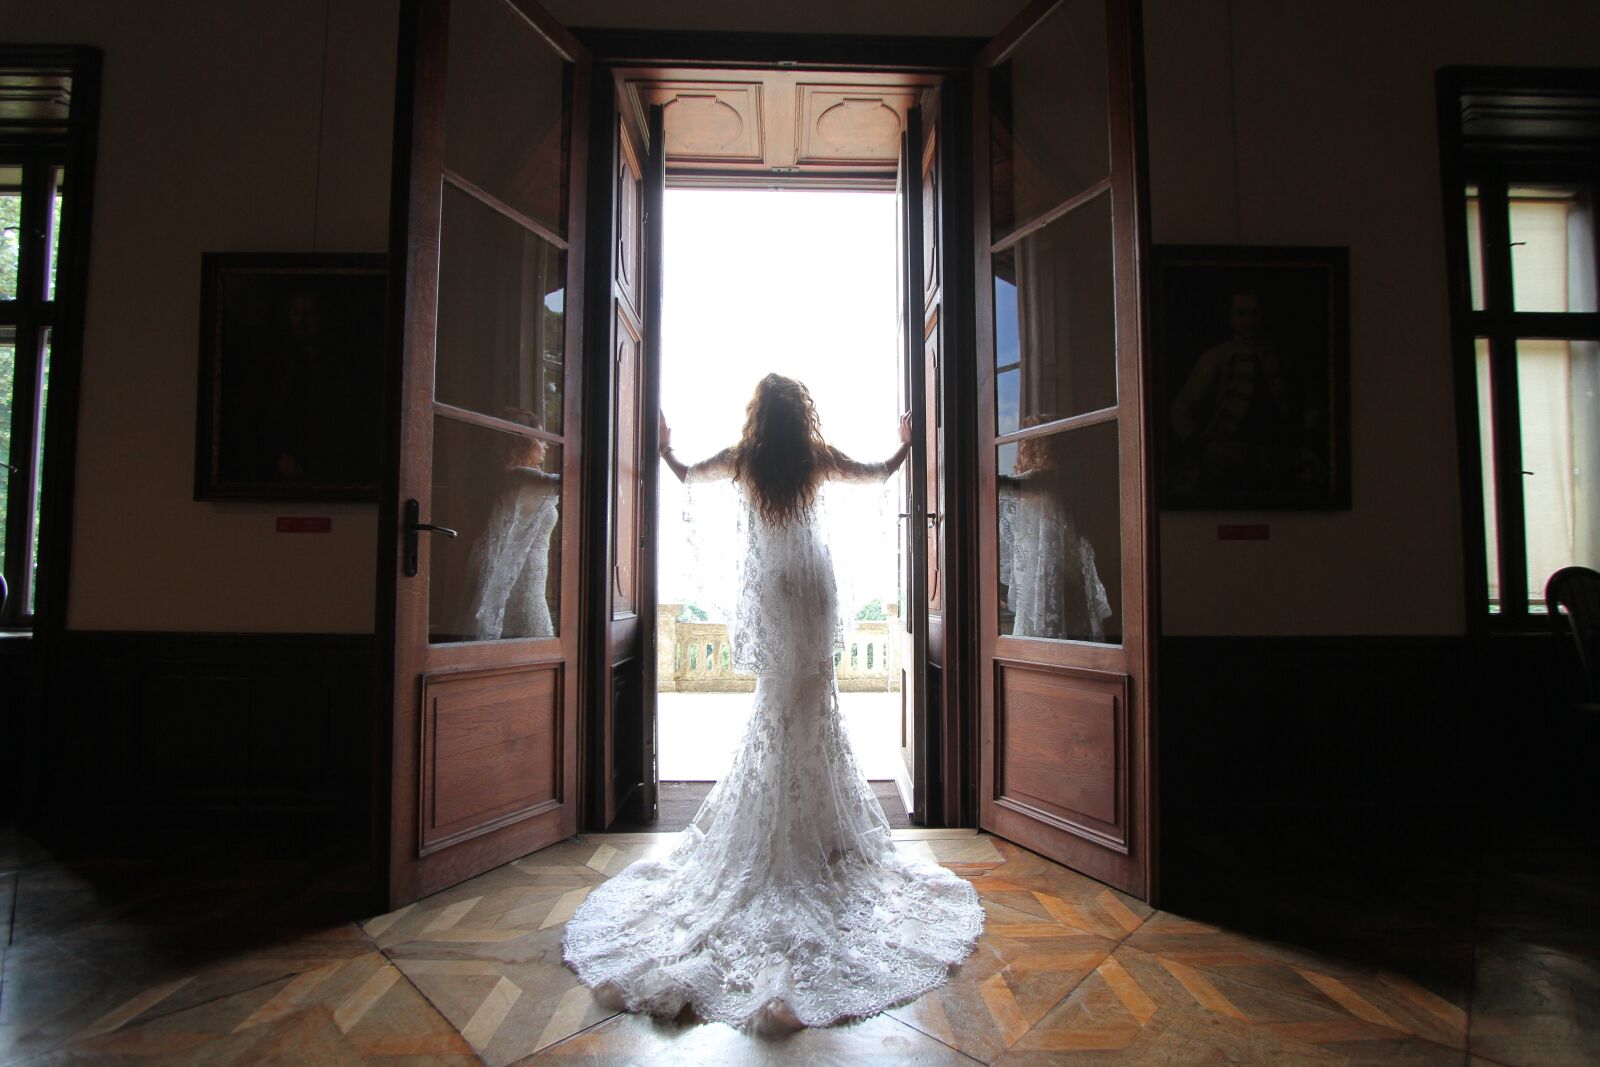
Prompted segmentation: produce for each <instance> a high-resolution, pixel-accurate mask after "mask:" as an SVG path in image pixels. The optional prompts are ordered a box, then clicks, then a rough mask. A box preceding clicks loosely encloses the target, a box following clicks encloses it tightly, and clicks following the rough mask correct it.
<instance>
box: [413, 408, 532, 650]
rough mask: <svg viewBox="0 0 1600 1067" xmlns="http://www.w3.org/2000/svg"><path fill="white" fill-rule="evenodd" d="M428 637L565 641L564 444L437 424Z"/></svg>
mask: <svg viewBox="0 0 1600 1067" xmlns="http://www.w3.org/2000/svg"><path fill="white" fill-rule="evenodd" d="M433 509H434V515H435V517H436V520H437V521H438V522H439V524H440V525H444V526H449V527H451V528H452V529H454V530H455V531H456V532H457V536H456V537H454V538H442V539H436V540H435V542H434V544H433V556H432V576H431V584H430V587H429V596H428V640H429V641H430V642H433V643H439V642H444V641H495V640H502V639H512V638H528V637H555V636H557V630H558V626H557V620H559V619H560V617H561V611H560V608H561V530H560V524H561V446H560V445H556V444H551V443H549V442H547V441H545V440H544V439H543V438H540V437H533V436H524V435H520V434H515V433H508V432H506V431H504V430H498V429H488V428H485V427H483V426H478V425H474V424H472V423H467V422H460V421H457V420H455V419H450V418H442V417H441V418H436V419H435V420H434V437H433Z"/></svg>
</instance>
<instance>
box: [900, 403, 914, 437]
mask: <svg viewBox="0 0 1600 1067" xmlns="http://www.w3.org/2000/svg"><path fill="white" fill-rule="evenodd" d="M900 443H901V444H903V445H909V444H910V443H911V412H909V411H908V412H906V413H905V414H904V415H901V416H900Z"/></svg>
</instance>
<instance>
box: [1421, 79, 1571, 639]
mask: <svg viewBox="0 0 1600 1067" xmlns="http://www.w3.org/2000/svg"><path fill="white" fill-rule="evenodd" d="M1438 101H1439V141H1440V148H1441V164H1442V166H1441V174H1442V181H1443V202H1444V215H1445V219H1444V221H1445V234H1446V251H1447V256H1448V277H1449V282H1450V321H1451V345H1452V355H1453V364H1454V369H1455V392H1456V428H1457V439H1458V444H1459V449H1458V458H1459V461H1460V486H1461V508H1462V535H1463V538H1464V539H1465V544H1464V546H1463V547H1464V552H1463V563H1464V595H1465V606H1466V613H1467V627H1468V630H1469V631H1470V632H1473V633H1484V632H1508V633H1521V632H1528V631H1544V630H1546V629H1548V626H1549V622H1548V617H1547V615H1546V614H1545V613H1544V611H1543V610H1542V603H1541V602H1539V601H1537V600H1536V599H1534V598H1532V597H1530V596H1529V593H1530V592H1531V590H1530V589H1529V581H1528V573H1527V570H1528V568H1527V544H1526V514H1525V509H1524V493H1523V480H1522V473H1521V472H1522V469H1523V467H1522V432H1521V431H1522V425H1521V418H1520V397H1519V395H1518V389H1517V345H1518V342H1519V341H1523V340H1537V339H1555V340H1565V341H1597V342H1600V312H1573V311H1565V312H1559V311H1558V312H1549V311H1517V310H1515V308H1514V305H1513V287H1512V281H1513V277H1512V263H1511V261H1512V252H1511V232H1510V214H1509V202H1510V198H1509V190H1510V189H1512V188H1514V187H1519V186H1529V185H1578V184H1587V185H1588V186H1590V188H1591V190H1593V192H1594V193H1596V194H1600V146H1597V145H1596V143H1595V138H1594V137H1593V135H1592V133H1590V134H1589V135H1588V136H1581V135H1578V131H1589V130H1591V129H1592V127H1593V124H1594V123H1596V122H1600V69H1595V70H1558V69H1517V68H1481V67H1447V68H1445V69H1443V70H1441V71H1440V72H1439V76H1438ZM1501 101H1503V102H1504V105H1505V106H1504V112H1503V114H1502V115H1500V116H1499V117H1496V118H1489V119H1487V120H1486V119H1485V118H1484V116H1485V115H1487V114H1489V113H1492V112H1494V110H1495V109H1496V107H1497V106H1500V105H1499V102H1501ZM1474 109H1478V110H1477V111H1476V112H1475V110H1474ZM1513 112H1520V117H1509V116H1512V114H1513ZM1474 124H1476V125H1475V128H1474V129H1472V130H1469V129H1468V128H1467V127H1468V126H1469V125H1474ZM1564 127H1565V128H1566V129H1570V130H1572V131H1574V132H1569V133H1563V132H1562V130H1563V128H1564ZM1469 186H1476V187H1477V190H1478V193H1477V198H1478V207H1479V211H1478V217H1479V234H1478V245H1479V249H1480V257H1481V258H1480V270H1481V274H1482V288H1483V307H1482V309H1481V310H1474V309H1473V306H1472V296H1473V294H1472V272H1471V263H1470V261H1469V252H1468V244H1467V226H1468V210H1467V204H1468V197H1467V188H1468V187H1469ZM1596 228H1597V231H1600V224H1597V226H1596ZM1595 238H1597V240H1595V241H1594V242H1593V243H1594V246H1595V248H1596V257H1597V261H1600V232H1597V233H1596V234H1595ZM1597 266H1600V262H1597ZM1479 338H1483V339H1485V340H1486V341H1487V343H1488V352H1489V372H1488V373H1489V383H1490V397H1489V425H1490V429H1491V432H1492V434H1493V442H1492V459H1493V471H1494V474H1493V482H1494V495H1495V515H1494V522H1495V533H1496V541H1495V543H1496V548H1497V552H1496V557H1497V563H1498V576H1499V587H1500V597H1499V601H1498V605H1497V606H1498V610H1493V608H1494V607H1495V605H1492V604H1491V602H1490V599H1489V571H1488V562H1489V561H1488V542H1487V536H1486V535H1487V522H1486V519H1485V511H1484V496H1485V489H1486V487H1485V485H1484V477H1483V466H1482V463H1483V458H1484V457H1483V447H1484V442H1483V441H1482V439H1481V437H1480V435H1479V432H1478V421H1479V403H1480V399H1479V396H1478V378H1477V349H1476V345H1477V341H1478V339H1479Z"/></svg>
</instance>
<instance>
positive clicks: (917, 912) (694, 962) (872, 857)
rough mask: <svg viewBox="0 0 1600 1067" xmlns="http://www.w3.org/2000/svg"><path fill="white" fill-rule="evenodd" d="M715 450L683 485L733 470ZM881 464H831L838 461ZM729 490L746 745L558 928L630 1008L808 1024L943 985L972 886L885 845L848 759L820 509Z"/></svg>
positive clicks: (965, 926)
mask: <svg viewBox="0 0 1600 1067" xmlns="http://www.w3.org/2000/svg"><path fill="white" fill-rule="evenodd" d="M727 455H728V454H727V453H722V454H721V455H719V456H717V457H714V458H713V459H711V460H708V461H706V462H705V463H702V464H699V465H697V466H695V467H693V468H689V472H688V475H689V480H690V481H695V480H700V479H711V478H727V477H729V475H730V474H731V468H730V465H729V463H728V460H727ZM898 463H899V459H898V457H897V458H896V460H895V461H894V465H895V466H898ZM890 470H892V467H890V465H888V464H881V465H869V464H860V463H855V462H854V461H849V460H845V461H844V463H843V464H842V465H841V468H840V469H837V470H836V472H835V474H836V476H842V477H846V478H849V479H851V480H868V479H873V480H878V481H881V480H882V479H883V478H885V477H887V475H888V474H889V473H890ZM740 500H741V503H740V534H741V537H740V540H741V542H742V561H741V563H740V568H739V570H740V581H739V594H738V602H737V607H736V610H735V613H734V627H733V650H734V662H735V666H737V667H738V668H739V669H741V670H744V671H749V672H752V673H754V674H755V675H756V692H755V701H754V707H753V709H752V711H751V715H750V720H749V725H748V726H747V727H746V731H745V737H744V741H743V743H742V746H741V748H740V750H739V752H738V755H737V756H736V757H735V759H734V763H733V767H732V768H731V769H730V770H729V772H728V773H727V775H725V776H724V777H723V778H722V779H721V781H719V782H718V783H717V785H716V787H715V788H714V789H713V790H712V791H711V794H710V796H709V797H707V799H706V801H705V803H704V805H702V807H701V809H700V811H699V813H698V814H697V815H696V816H695V818H694V821H693V823H692V824H691V825H690V826H689V828H688V829H687V830H685V831H684V832H683V834H682V835H681V836H680V837H679V838H678V840H677V842H676V844H675V847H674V848H673V849H672V851H671V853H670V854H668V855H667V856H665V857H664V858H662V859H660V860H642V861H640V862H638V863H635V864H633V865H632V866H630V867H628V868H627V869H626V870H624V871H623V872H621V873H620V874H618V875H616V876H615V877H613V878H612V879H611V880H610V881H607V882H605V883H604V884H603V885H600V886H597V887H595V889H594V890H593V892H591V893H590V894H589V896H588V897H587V899H585V901H584V902H583V904H582V905H581V906H580V907H579V908H578V910H577V913H576V914H575V915H574V916H573V917H572V919H571V920H570V921H568V923H567V929H566V940H565V953H566V960H567V962H568V964H570V965H571V966H572V967H573V969H574V970H576V971H577V972H578V975H579V976H580V977H581V978H582V979H583V981H584V982H585V983H586V984H588V985H590V986H594V987H597V988H599V989H601V990H603V991H605V992H606V993H609V994H613V995H615V996H616V997H617V998H619V999H621V1000H622V1002H623V1003H624V1004H625V1005H626V1006H627V1007H628V1008H629V1009H630V1010H632V1011H647V1012H649V1013H651V1014H653V1015H664V1016H673V1015H676V1014H677V1013H678V1012H679V1011H680V1010H681V1009H683V1008H684V1007H685V1006H689V1005H692V1006H693V1008H694V1010H695V1011H696V1012H697V1013H698V1014H699V1015H700V1017H701V1018H703V1019H707V1020H710V1021H716V1022H725V1023H729V1024H733V1025H740V1024H751V1023H761V1022H762V1021H763V1020H764V1019H765V1018H767V1017H769V1016H772V1017H776V1018H778V1019H782V1020H783V1021H785V1022H789V1023H792V1022H795V1021H798V1022H800V1023H803V1024H805V1025H808V1026H822V1025H827V1024H829V1023H832V1022H836V1021H838V1020H840V1019H843V1018H850V1017H855V1016H862V1015H870V1014H872V1013H873V1012H876V1011H879V1010H881V1009H883V1008H885V1007H887V1006H889V1005H891V1004H895V1003H898V1002H900V1001H903V1000H906V999H908V998H910V997H914V996H917V995H918V994H920V993H923V992H925V991H927V990H929V989H933V988H935V987H937V986H939V985H941V984H943V983H944V982H945V981H946V980H947V979H948V977H949V971H950V967H951V966H952V965H954V964H956V963H959V962H960V961H961V960H962V959H964V958H966V956H967V955H968V953H970V952H971V951H972V946H973V943H974V942H975V940H976V939H977V936H978V934H979V932H980V931H981V930H982V926H983V909H982V907H981V905H980V904H979V903H978V900H977V897H976V894H975V893H974V892H973V888H972V886H971V885H970V884H969V883H967V882H966V881H963V880H962V879H961V878H959V877H958V876H956V875H955V874H953V873H952V872H950V871H948V870H945V869H943V868H941V867H938V866H936V865H934V864H932V863H927V862H923V861H920V860H915V859H913V858H911V857H909V856H906V855H902V854H901V853H899V852H898V851H896V849H895V847H894V842H893V841H892V840H891V837H890V831H889V825H888V821H887V820H886V819H885V817H884V814H883V808H882V807H881V806H880V805H879V803H878V800H877V798H876V797H874V796H873V794H872V790H871V788H870V787H869V786H868V785H867V783H866V780H865V778H864V777H863V775H862V773H861V770H860V768H859V766H858V765H857V763H856V760H855V756H854V754H853V752H852V750H851V747H850V741H849V738H848V736H847V735H846V733H845V729H844V723H843V720H842V718H841V716H840V714H839V697H838V686H837V683H836V681H835V679H834V673H833V651H834V647H835V630H836V626H837V624H838V613H839V599H838V592H837V589H836V586H835V580H834V570H833V561H832V555H831V553H830V551H829V549H828V546H827V544H826V543H825V540H824V536H823V531H822V522H821V519H820V507H819V506H817V505H812V506H810V507H808V508H806V509H805V510H804V511H802V512H801V513H800V514H799V515H798V516H796V517H795V518H793V519H791V520H790V521H788V522H786V523H780V524H773V523H770V522H768V521H767V520H766V519H764V518H763V517H762V516H761V514H760V512H759V511H758V510H757V509H756V508H755V507H754V506H753V505H752V504H751V502H750V499H749V496H748V495H747V494H746V493H745V492H743V491H742V490H741V492H740ZM791 1017H792V1018H791Z"/></svg>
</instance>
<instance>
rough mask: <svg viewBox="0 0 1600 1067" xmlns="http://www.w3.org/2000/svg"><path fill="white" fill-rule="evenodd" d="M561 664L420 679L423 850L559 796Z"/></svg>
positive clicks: (469, 834)
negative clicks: (423, 770)
mask: <svg viewBox="0 0 1600 1067" xmlns="http://www.w3.org/2000/svg"><path fill="white" fill-rule="evenodd" d="M561 675H562V671H561V664H560V663H559V662H557V663H551V664H542V665H537V666H529V667H525V668H524V667H519V668H513V669H499V670H492V671H483V672H476V671H474V672H463V673H455V674H446V675H436V676H432V677H428V678H425V679H423V682H422V739H421V745H422V765H423V767H424V769H425V771H426V773H425V774H424V776H423V781H422V810H421V821H420V824H419V825H420V827H421V833H420V841H419V845H420V847H421V849H422V852H423V854H427V853H428V852H430V851H432V850H433V849H436V848H441V847H443V846H444V845H446V844H452V843H454V842H456V841H462V840H465V839H466V838H468V837H472V836H475V835H477V834H480V833H487V832H488V831H489V830H492V829H496V828H498V827H500V826H504V825H506V824H508V823H509V822H512V821H515V820H516V819H519V818H525V817H527V816H529V815H534V814H538V813H539V812H540V811H543V810H545V809H546V808H547V807H548V806H549V805H551V804H553V803H557V802H559V801H560V799H561V793H562V789H561V759H560V755H561V752H560V745H559V740H560V738H561V735H562V731H561V718H562V707H561V694H562V686H561Z"/></svg>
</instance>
